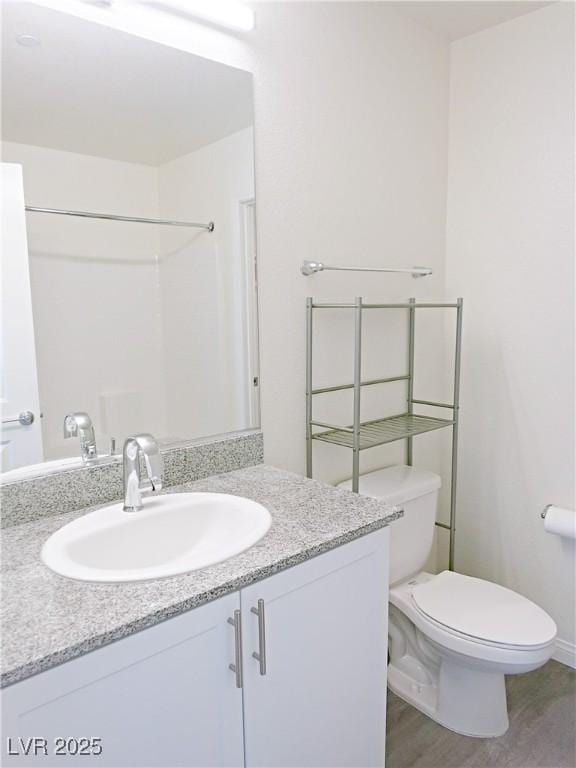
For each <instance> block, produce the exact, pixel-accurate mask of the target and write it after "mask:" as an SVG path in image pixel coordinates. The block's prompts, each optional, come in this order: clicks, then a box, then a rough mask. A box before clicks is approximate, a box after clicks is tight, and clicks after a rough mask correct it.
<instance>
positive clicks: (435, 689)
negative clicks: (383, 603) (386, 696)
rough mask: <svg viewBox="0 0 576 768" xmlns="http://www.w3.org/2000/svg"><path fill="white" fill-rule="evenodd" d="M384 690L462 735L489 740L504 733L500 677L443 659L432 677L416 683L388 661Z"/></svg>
mask: <svg viewBox="0 0 576 768" xmlns="http://www.w3.org/2000/svg"><path fill="white" fill-rule="evenodd" d="M401 661H402V660H401ZM403 661H406V659H405V658H404V659H403ZM434 678H435V679H434ZM388 687H389V688H390V690H391V691H392V692H393V693H395V694H396V695H397V696H399V697H400V698H401V699H403V700H404V701H406V702H407V703H408V704H411V705H412V706H413V707H416V709H419V710H420V711H421V712H422V713H423V714H425V715H427V716H428V717H430V718H431V719H432V720H435V721H436V722H437V723H439V724H440V725H443V726H444V727H445V728H448V729H449V730H451V731H455V732H456V733H460V734H462V735H463V736H473V737H476V738H493V737H496V736H502V735H503V734H504V733H506V731H507V730H508V707H507V703H506V686H505V680H504V675H502V674H498V673H495V672H486V671H482V670H478V669H470V668H466V667H463V666H460V665H459V664H456V663H454V662H452V661H447V660H446V659H443V660H442V661H441V663H440V666H439V668H438V670H437V672H436V674H434V675H432V676H431V677H430V679H429V680H427V681H424V680H422V681H418V680H416V679H415V678H414V677H413V676H412V675H411V674H408V673H407V672H405V671H404V670H403V669H401V668H399V667H398V666H397V665H395V664H394V663H393V662H391V663H390V664H389V665H388Z"/></svg>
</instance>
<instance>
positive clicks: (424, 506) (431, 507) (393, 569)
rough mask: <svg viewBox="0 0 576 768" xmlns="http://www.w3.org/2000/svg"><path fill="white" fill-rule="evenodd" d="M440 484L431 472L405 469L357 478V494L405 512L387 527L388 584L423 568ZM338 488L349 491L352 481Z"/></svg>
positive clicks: (374, 473)
mask: <svg viewBox="0 0 576 768" xmlns="http://www.w3.org/2000/svg"><path fill="white" fill-rule="evenodd" d="M441 484H442V481H441V479H440V477H439V476H438V475H436V474H435V473H434V472H429V471H428V470H426V469H416V468H415V467H407V466H393V467H386V468H385V469H377V470H376V471H375V472H369V473H368V474H366V475H361V476H360V483H359V491H360V493H362V494H364V495H365V496H373V497H374V498H375V499H381V500H382V501H385V502H386V503H387V504H391V505H393V506H396V507H401V508H402V509H403V510H404V517H402V518H400V519H399V520H395V521H394V522H393V523H391V525H390V584H395V583H396V582H398V581H402V580H403V579H406V578H408V577H409V576H412V575H413V574H415V573H417V572H418V571H420V570H422V568H423V567H424V563H425V562H426V560H427V559H428V555H429V554H430V551H431V549H432V542H433V541H434V524H435V522H436V508H437V505H438V491H439V490H440V486H441ZM338 487H339V488H347V489H348V490H351V488H352V480H346V481H344V482H343V483H339V485H338Z"/></svg>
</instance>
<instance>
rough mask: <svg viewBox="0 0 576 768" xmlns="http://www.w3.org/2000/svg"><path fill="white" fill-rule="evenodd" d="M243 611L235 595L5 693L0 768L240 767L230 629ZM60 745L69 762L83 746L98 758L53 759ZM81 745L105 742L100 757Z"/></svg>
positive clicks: (238, 691)
mask: <svg viewBox="0 0 576 768" xmlns="http://www.w3.org/2000/svg"><path fill="white" fill-rule="evenodd" d="M239 603H240V599H239V595H238V593H235V594H232V595H227V596H226V597H223V598H220V599H219V600H216V601H214V602H212V603H209V604H207V605H205V606H202V607H200V608H196V609H195V610H193V611H190V612H189V613H186V614H183V615H182V616H178V617H176V618H174V619H171V620H170V621H166V622H163V623H161V624H158V625H157V626H155V627H152V628H150V629H147V630H145V631H143V632H140V633H138V634H135V635H132V636H130V637H127V638H125V639H123V640H121V641H120V642H117V643H112V644H111V645H109V646H106V647H105V648H102V649H100V650H97V651H94V652H93V653H89V654H87V655H86V656H82V657H80V658H78V659H76V660H74V661H70V662H68V663H66V664H63V665H62V666H60V667H55V668H54V669H51V670H48V671H47V672H44V673H42V674H39V675H37V676H36V677H32V678H30V679H28V680H25V681H23V682H21V683H17V684H15V685H13V686H10V687H9V688H6V689H5V691H4V692H3V694H4V695H3V702H2V703H3V729H2V730H3V734H2V735H3V739H2V741H3V743H2V751H3V756H2V757H3V760H2V762H1V764H2V765H3V766H20V768H23V766H34V765H42V766H63V765H66V766H70V767H71V768H77V766H79V765H82V766H91V765H93V766H95V767H97V768H105V767H106V768H126V767H127V766H130V767H131V768H144V767H145V766H156V767H158V766H170V768H176V767H177V766H202V767H203V768H207V767H208V766H242V765H243V762H244V753H243V735H242V691H241V689H239V688H236V685H235V677H234V674H233V673H232V672H231V671H230V670H229V669H228V665H229V664H230V663H232V662H234V630H233V628H232V627H231V626H230V625H229V624H228V623H227V619H228V617H229V616H232V614H233V611H234V609H238V608H239ZM34 738H36V741H32V742H30V741H29V739H34ZM59 738H61V739H71V741H70V742H67V743H66V747H65V749H64V751H65V752H70V751H72V752H74V751H75V750H76V749H77V748H78V744H80V745H81V746H83V747H84V749H85V751H86V750H88V752H90V751H91V752H92V753H93V756H90V755H89V754H83V755H79V754H69V755H68V756H67V757H56V756H55V750H56V749H57V747H58V745H60V744H61V742H57V741H56V739H59ZM83 738H84V739H100V742H99V743H100V744H101V748H102V753H101V754H100V755H98V754H97V753H98V751H99V748H98V746H96V747H94V746H91V747H88V748H86V745H85V743H84V742H80V739H83ZM19 739H20V740H19ZM44 740H45V750H44ZM73 740H76V742H75V741H73ZM27 747H28V753H29V754H28V755H27V756H25V755H24V751H25V750H26V748H27ZM45 751H46V752H47V756H46V755H45V754H44V752H45ZM8 752H12V753H13V754H12V756H10V755H9V754H7V753H8ZM34 752H37V757H34ZM94 753H96V754H94Z"/></svg>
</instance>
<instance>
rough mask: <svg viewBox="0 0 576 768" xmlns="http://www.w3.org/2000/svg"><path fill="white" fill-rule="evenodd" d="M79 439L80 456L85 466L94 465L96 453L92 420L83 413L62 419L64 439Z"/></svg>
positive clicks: (70, 414) (71, 414)
mask: <svg viewBox="0 0 576 768" xmlns="http://www.w3.org/2000/svg"><path fill="white" fill-rule="evenodd" d="M70 437H79V438H80V455H81V458H82V461H83V462H84V463H85V464H96V463H97V461H98V451H97V449H96V436H95V435H94V427H93V425H92V419H91V418H90V416H89V415H88V414H87V413H85V412H84V411H78V412H76V413H69V414H68V415H67V416H66V417H65V418H64V439H66V440H67V439H68V438H70Z"/></svg>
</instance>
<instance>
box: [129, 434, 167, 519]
mask: <svg viewBox="0 0 576 768" xmlns="http://www.w3.org/2000/svg"><path fill="white" fill-rule="evenodd" d="M141 456H142V458H143V459H144V466H145V467H146V474H147V475H148V479H147V480H142V479H141V477H140V457H141ZM122 459H123V466H124V511H125V512H136V511H137V510H138V509H142V495H143V494H146V493H153V492H154V491H159V490H161V488H162V469H163V462H162V454H161V453H160V449H159V447H158V443H157V442H156V440H155V438H154V437H153V436H152V435H149V434H147V433H143V434H141V435H134V436H133V437H129V438H127V440H126V442H125V443H124V450H123V452H122Z"/></svg>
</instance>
